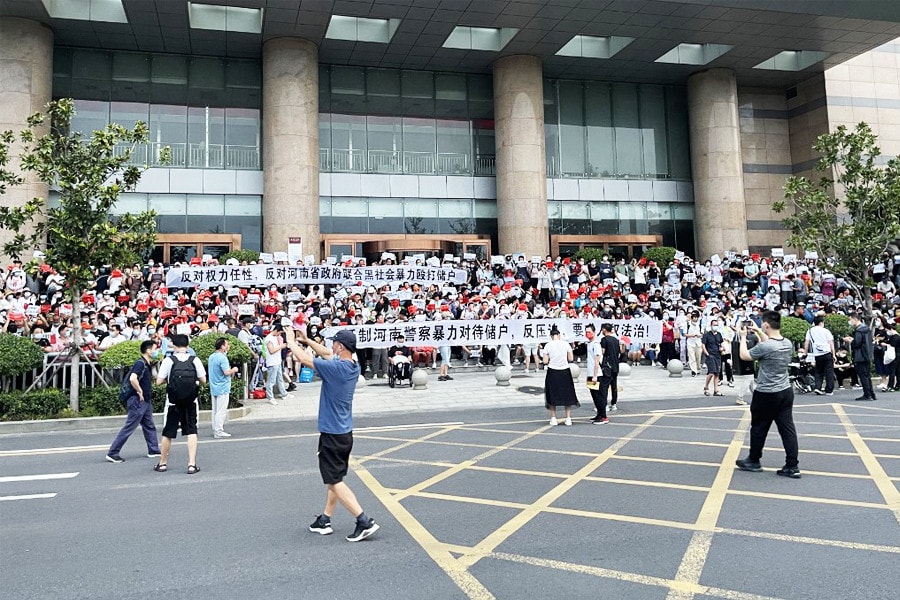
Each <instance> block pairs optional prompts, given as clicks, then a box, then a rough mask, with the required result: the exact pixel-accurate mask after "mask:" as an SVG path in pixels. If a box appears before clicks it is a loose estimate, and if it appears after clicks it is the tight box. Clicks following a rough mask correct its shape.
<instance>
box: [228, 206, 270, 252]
mask: <svg viewBox="0 0 900 600" xmlns="http://www.w3.org/2000/svg"><path fill="white" fill-rule="evenodd" d="M223 231H224V232H225V233H239V234H241V248H245V249H248V250H260V249H261V248H262V217H259V216H255V217H253V216H243V217H242V216H237V215H231V214H228V215H225V226H224V230H223Z"/></svg>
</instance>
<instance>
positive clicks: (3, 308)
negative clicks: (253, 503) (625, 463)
mask: <svg viewBox="0 0 900 600" xmlns="http://www.w3.org/2000/svg"><path fill="white" fill-rule="evenodd" d="M381 258H382V260H380V261H376V262H370V263H368V266H373V265H378V264H395V263H396V262H397V261H396V259H395V258H394V257H393V256H392V255H383V256H382V257H381ZM433 260H435V259H432V261H433ZM410 261H411V259H409V258H407V259H405V260H401V261H399V263H400V264H411V263H410ZM199 262H200V259H193V260H192V261H191V264H194V265H196V264H197V263H199ZM414 263H415V261H413V263H412V264H414ZM203 264H204V265H207V264H208V265H216V264H217V263H216V261H215V260H214V259H210V260H209V261H208V262H204V263H203ZM228 264H238V263H237V261H236V260H235V259H229V263H228ZM245 264H246V263H245ZM323 264H324V261H323ZM358 264H365V261H364V260H363V259H356V258H353V259H350V260H349V261H347V264H346V266H356V265H358ZM432 264H433V263H432ZM169 266H170V265H163V264H159V263H155V262H154V261H152V260H150V261H148V262H147V263H146V264H139V263H136V264H133V265H130V266H106V267H101V268H99V269H97V270H96V279H95V281H94V283H93V285H92V286H91V287H90V289H88V290H87V291H86V292H85V293H84V294H83V295H82V297H81V298H80V299H77V301H78V302H80V303H81V304H80V312H81V316H82V323H81V325H82V331H83V338H82V343H83V345H84V347H85V348H90V349H92V350H94V351H97V352H99V351H102V350H105V349H107V348H109V347H110V346H112V345H114V344H116V343H119V342H122V341H126V340H148V339H155V340H157V341H159V343H160V344H161V345H162V346H163V347H164V346H165V344H166V340H165V338H166V336H168V335H174V333H175V331H173V329H177V330H178V331H180V332H182V333H184V332H185V331H187V330H189V331H190V335H191V336H197V335H207V334H210V333H216V332H228V333H231V334H233V335H235V336H237V337H239V338H240V339H241V340H242V341H244V342H245V343H248V345H249V346H250V347H251V350H252V351H253V352H254V357H255V358H256V359H257V360H258V361H260V363H262V364H265V363H268V365H267V366H268V367H274V368H276V369H282V370H283V371H284V373H285V374H286V378H287V380H288V381H289V382H294V381H296V379H297V377H298V375H299V370H300V368H299V363H297V362H296V361H294V360H292V357H291V356H290V353H289V352H287V350H286V349H285V344H284V341H283V340H282V339H281V335H282V325H281V320H282V318H284V317H288V318H290V317H292V316H294V315H295V314H297V313H303V314H304V315H305V316H306V318H305V321H304V326H305V328H306V334H307V336H308V337H309V338H310V339H312V340H315V341H319V342H323V341H324V340H323V335H322V332H323V330H324V329H326V328H328V327H331V326H335V325H342V324H344V325H362V324H367V323H385V322H398V321H433V320H444V319H458V320H473V319H478V320H483V319H514V318H574V317H579V318H587V319H592V320H596V321H597V323H598V325H599V324H600V323H602V322H603V321H604V320H615V319H657V320H661V321H662V322H663V325H662V331H663V333H662V340H661V342H660V343H659V344H640V343H630V342H629V341H628V340H624V343H623V345H622V356H621V360H622V362H630V363H632V364H633V365H639V364H649V365H660V366H663V367H665V366H666V364H667V363H668V361H669V360H671V359H673V358H679V359H680V360H681V361H682V362H683V363H684V364H685V368H686V369H689V370H690V372H691V373H692V374H693V375H694V376H697V375H701V374H702V371H703V370H707V366H708V364H709V359H710V356H709V354H710V348H708V346H709V345H710V344H709V340H710V336H709V335H708V334H709V333H711V332H714V333H715V335H714V336H712V339H714V340H716V343H715V344H714V345H715V348H716V350H718V353H719V356H717V357H713V358H716V359H717V360H718V361H720V363H721V373H720V375H719V379H721V380H722V383H723V384H724V385H733V378H734V369H733V368H732V367H733V364H734V363H733V361H732V357H731V352H732V350H731V349H732V348H733V344H732V342H734V340H735V336H736V334H737V331H738V330H739V328H740V324H741V323H742V322H746V321H748V320H752V321H755V322H756V324H757V325H758V324H759V323H760V318H761V315H762V313H763V311H765V310H775V311H778V312H780V313H781V314H782V315H783V316H796V317H799V318H802V319H804V320H806V321H808V322H809V323H810V324H812V323H813V322H814V320H815V318H816V315H817V314H820V313H824V314H826V315H827V314H829V313H833V312H844V313H853V312H856V311H859V310H861V309H862V300H861V298H860V297H859V295H858V293H857V291H856V290H855V289H854V288H853V287H852V286H851V285H848V283H847V282H846V281H845V280H844V279H843V278H842V277H841V276H840V275H838V274H836V273H834V272H832V270H831V269H830V265H829V262H828V261H825V260H816V259H808V258H797V257H791V256H788V257H783V256H778V257H772V256H759V255H757V254H748V253H733V252H724V253H723V254H722V255H721V256H718V255H717V256H713V257H710V258H708V259H706V260H704V261H699V260H693V259H691V258H690V257H688V256H685V255H683V254H682V253H678V254H676V258H675V259H674V260H672V261H671V262H670V263H669V264H656V263H654V262H653V261H649V260H646V259H633V260H630V261H629V260H626V259H625V258H613V257H611V256H603V257H601V258H600V260H588V261H586V260H583V259H575V258H571V259H570V258H561V257H556V258H553V257H550V256H547V257H545V258H543V259H540V260H537V259H536V258H534V257H525V256H522V255H506V256H503V257H494V258H493V259H487V260H464V259H463V258H461V257H445V260H444V262H443V264H442V266H448V267H454V268H457V269H465V270H466V271H467V273H468V278H467V281H466V283H464V284H458V285H450V284H446V283H444V284H440V285H435V286H423V285H419V284H410V283H404V282H396V283H392V284H391V285H385V286H382V287H375V286H368V287H364V288H352V289H353V290H354V293H350V292H349V290H351V288H343V289H342V288H340V287H333V286H328V285H316V284H310V285H295V286H288V287H286V288H285V287H282V288H278V287H277V286H275V285H271V286H268V287H259V288H229V289H226V287H225V286H221V285H220V286H218V287H213V288H201V287H195V288H179V289H168V288H167V287H166V272H167V270H168V268H169ZM171 266H173V267H180V266H187V264H185V265H181V264H178V263H174V264H173V265H171ZM871 274H872V277H873V279H874V281H875V288H874V289H873V307H874V311H873V313H874V323H873V325H874V326H873V332H872V335H873V338H872V339H873V342H874V346H873V356H871V357H870V358H871V359H872V361H873V362H874V364H875V369H876V373H877V375H878V376H880V377H881V381H880V382H879V387H880V388H881V389H882V390H886V389H890V390H897V389H898V386H900V383H898V368H897V364H898V361H897V360H896V359H893V360H889V361H886V360H885V355H886V354H887V356H888V357H890V356H896V354H898V353H900V335H898V334H897V332H896V328H897V325H898V323H900V294H898V289H900V252H898V253H885V254H884V255H883V257H882V260H881V261H879V262H878V263H876V264H874V265H872V268H871ZM353 283H354V284H355V282H353ZM65 285H66V281H65V274H64V273H58V272H57V271H56V270H55V269H54V268H53V266H52V265H48V264H40V263H38V264H35V263H30V264H27V265H23V264H22V263H21V262H18V261H14V262H12V264H10V265H9V266H8V268H7V269H5V270H4V272H3V273H2V274H0V289H3V290H4V292H3V296H2V299H0V329H2V331H3V332H6V333H13V334H16V335H24V336H31V337H32V338H33V339H34V340H35V342H36V343H38V344H39V345H40V346H42V347H43V348H44V350H45V351H47V352H50V353H52V352H62V351H64V350H66V349H67V348H68V347H70V346H71V344H72V335H73V334H72V326H73V323H72V318H71V314H72V308H73V307H72V304H71V302H72V301H71V300H67V299H65V298H64V295H63V291H64V289H65ZM248 304H252V305H253V308H252V311H253V312H252V314H248V313H247V310H246V307H247V305H248ZM179 326H180V327H179ZM719 339H721V342H722V343H719V342H718V340H719ZM836 342H837V345H836V353H837V355H836V356H835V357H834V358H835V360H836V362H837V365H838V366H840V364H841V362H840V361H841V358H842V356H841V352H842V351H850V347H849V345H848V344H847V343H845V342H844V341H843V340H837V341H836ZM267 347H268V348H269V349H271V351H267V350H266V348H267ZM889 348H894V350H893V351H891V350H889ZM412 350H413V352H412V358H413V360H414V361H415V362H417V363H419V364H421V363H425V366H431V367H432V368H437V367H438V364H437V363H438V358H439V356H440V354H441V353H442V349H439V348H427V347H426V348H413V349H412ZM537 350H538V348H537V346H534V347H531V346H529V345H527V344H526V345H525V346H519V347H516V348H508V347H499V348H498V347H481V348H474V347H473V348H470V347H466V346H461V347H455V348H452V355H451V356H453V357H456V358H457V366H459V365H460V364H461V363H460V361H462V364H464V365H466V366H468V365H469V364H471V363H472V361H473V360H476V359H477V361H478V362H479V363H481V364H483V365H493V364H495V363H496V362H497V361H501V362H504V363H508V364H518V363H524V366H525V369H526V370H530V369H531V366H530V362H531V359H532V358H534V363H535V364H534V367H533V368H534V369H535V370H536V369H538V368H539V363H540V361H539V360H538V359H537V357H538V352H537ZM574 351H575V356H576V357H579V356H581V357H583V356H584V355H585V354H586V351H587V348H586V346H585V345H584V344H576V345H575V348H574ZM358 354H359V358H360V362H361V367H362V370H363V374H364V375H365V376H366V377H373V376H375V377H378V376H384V373H385V370H386V369H387V356H386V355H387V352H386V350H384V349H381V350H378V349H360V350H359V352H358ZM444 354H445V356H443V357H442V360H441V362H442V363H444V366H445V367H444V368H442V369H441V375H440V379H442V380H443V379H452V377H451V376H450V375H449V372H448V371H447V368H446V367H449V366H452V365H451V364H450V358H451V356H446V354H447V353H446V351H444ZM273 355H279V356H273ZM276 358H277V359H280V360H275V359H276ZM713 362H715V361H713ZM429 363H430V364H429ZM268 379H274V378H268ZM259 381H260V382H261V378H260V379H259ZM277 383H278V384H279V385H278V386H274V383H273V387H275V389H273V390H270V391H271V393H270V394H269V395H271V396H272V397H271V399H272V400H274V394H275V393H276V392H277V393H279V394H284V393H285V392H286V391H289V389H292V387H291V386H292V385H293V383H290V384H289V388H288V389H285V388H283V387H282V386H281V385H280V384H281V382H280V381H279V382H277ZM711 384H712V385H711ZM707 386H708V388H710V389H713V390H715V393H718V381H714V382H710V380H709V378H707ZM267 387H268V386H267Z"/></svg>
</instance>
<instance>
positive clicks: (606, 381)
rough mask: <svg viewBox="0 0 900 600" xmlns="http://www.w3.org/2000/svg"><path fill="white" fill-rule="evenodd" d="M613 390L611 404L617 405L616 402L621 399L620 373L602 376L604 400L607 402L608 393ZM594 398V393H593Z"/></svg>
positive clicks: (601, 391)
mask: <svg viewBox="0 0 900 600" xmlns="http://www.w3.org/2000/svg"><path fill="white" fill-rule="evenodd" d="M610 390H611V391H612V400H610V402H609V403H610V405H613V406H614V405H615V404H616V402H618V401H619V374H618V373H613V374H612V375H609V376H606V375H601V376H600V390H599V392H600V398H601V400H602V401H603V402H606V395H607V393H609V391H610ZM591 397H592V398H593V394H591Z"/></svg>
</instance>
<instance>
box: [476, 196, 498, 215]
mask: <svg viewBox="0 0 900 600" xmlns="http://www.w3.org/2000/svg"><path fill="white" fill-rule="evenodd" d="M475 218H476V219H496V218H497V201H496V200H476V201H475Z"/></svg>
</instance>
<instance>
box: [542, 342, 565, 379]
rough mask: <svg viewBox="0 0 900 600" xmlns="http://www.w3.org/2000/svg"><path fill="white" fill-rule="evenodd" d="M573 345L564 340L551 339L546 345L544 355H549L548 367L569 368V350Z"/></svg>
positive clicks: (560, 369)
mask: <svg viewBox="0 0 900 600" xmlns="http://www.w3.org/2000/svg"><path fill="white" fill-rule="evenodd" d="M571 351H572V346H570V345H569V343H568V342H564V341H562V340H551V341H549V342H547V343H546V344H545V345H544V350H543V352H542V354H543V356H549V357H550V361H549V362H548V363H547V367H548V368H550V369H556V370H558V371H562V370H563V369H568V368H569V352H571Z"/></svg>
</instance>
